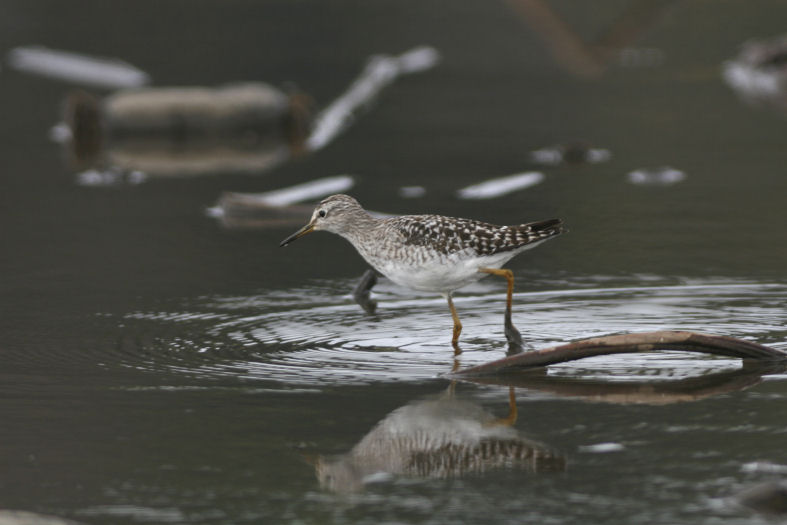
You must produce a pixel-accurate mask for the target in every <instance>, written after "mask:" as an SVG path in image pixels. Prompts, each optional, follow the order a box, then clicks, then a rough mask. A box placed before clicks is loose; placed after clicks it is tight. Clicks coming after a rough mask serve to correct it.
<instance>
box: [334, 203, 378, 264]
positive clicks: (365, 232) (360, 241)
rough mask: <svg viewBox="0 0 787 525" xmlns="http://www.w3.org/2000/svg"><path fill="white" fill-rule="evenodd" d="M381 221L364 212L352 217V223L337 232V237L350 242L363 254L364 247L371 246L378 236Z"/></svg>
mask: <svg viewBox="0 0 787 525" xmlns="http://www.w3.org/2000/svg"><path fill="white" fill-rule="evenodd" d="M381 223H382V219H378V218H376V217H373V216H372V215H370V214H368V213H367V212H366V211H364V212H363V213H359V214H357V215H355V216H353V220H352V223H351V224H349V225H348V227H347V228H346V229H345V230H344V231H342V232H339V235H341V236H342V237H344V238H345V239H347V240H348V241H350V243H352V245H353V246H355V248H356V249H357V250H358V251H359V252H361V253H362V254H363V252H364V249H363V248H364V246H366V245H368V244H371V243H372V242H373V241H374V240H375V239H377V238H378V237H379V235H380V231H379V228H380V227H381Z"/></svg>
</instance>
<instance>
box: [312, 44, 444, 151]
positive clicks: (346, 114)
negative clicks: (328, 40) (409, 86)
mask: <svg viewBox="0 0 787 525" xmlns="http://www.w3.org/2000/svg"><path fill="white" fill-rule="evenodd" d="M439 60H440V54H439V53H438V52H437V50H436V49H434V48H432V47H426V46H423V47H416V48H414V49H411V50H410V51H407V52H406V53H404V54H402V55H399V56H387V55H377V56H374V57H372V58H371V59H370V60H369V63H368V64H367V66H366V68H365V69H364V70H363V71H362V72H361V74H360V75H359V76H358V78H356V79H355V81H354V82H353V83H352V84H351V85H350V87H349V88H348V89H347V91H345V92H344V93H343V94H342V95H341V96H340V97H339V98H337V99H336V100H334V101H333V102H332V103H331V104H330V105H329V106H328V107H327V108H325V109H324V110H322V111H321V112H320V113H319V114H318V115H317V117H316V118H315V122H314V129H313V131H312V134H311V136H310V137H309V138H308V140H307V141H306V144H307V148H308V149H309V150H310V151H315V150H318V149H320V148H323V147H325V145H327V144H328V143H329V142H331V141H332V140H333V139H334V138H335V137H336V136H337V135H338V134H339V133H341V132H342V131H344V130H345V129H346V128H347V127H349V125H350V123H351V122H352V120H353V118H354V117H355V114H356V113H357V111H358V110H359V109H360V108H362V107H364V106H366V105H368V104H369V103H370V102H371V101H372V100H373V99H374V98H375V97H376V96H377V95H378V94H379V93H380V92H381V91H382V90H383V88H385V87H386V86H388V85H389V84H391V83H392V82H393V81H394V80H396V78H397V77H399V76H401V75H406V74H410V73H418V72H421V71H426V70H428V69H431V68H433V67H434V66H435V65H437V63H438V62H439Z"/></svg>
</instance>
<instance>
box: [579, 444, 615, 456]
mask: <svg viewBox="0 0 787 525" xmlns="http://www.w3.org/2000/svg"><path fill="white" fill-rule="evenodd" d="M625 448H626V447H624V446H623V445H621V444H620V443H596V444H594V445H583V446H581V447H579V450H580V452H591V453H594V454H606V453H608V452H620V451H621V450H623V449H625Z"/></svg>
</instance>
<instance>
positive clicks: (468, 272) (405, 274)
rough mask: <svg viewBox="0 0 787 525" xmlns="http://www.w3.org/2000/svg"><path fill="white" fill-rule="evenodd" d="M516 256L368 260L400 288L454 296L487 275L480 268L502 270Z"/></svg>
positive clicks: (506, 254)
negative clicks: (451, 293)
mask: <svg viewBox="0 0 787 525" xmlns="http://www.w3.org/2000/svg"><path fill="white" fill-rule="evenodd" d="M514 255H515V253H512V252H506V253H501V254H496V255H493V256H486V257H477V256H475V255H471V254H469V253H466V252H465V253H455V254H451V255H448V256H442V257H434V256H431V257H423V258H419V257H411V258H408V260H406V261H405V260H400V259H383V258H377V257H374V256H370V257H366V260H367V262H369V264H371V265H372V266H373V267H374V268H375V269H376V270H377V271H378V272H380V273H382V274H383V275H384V276H386V277H387V278H389V279H390V280H391V281H393V282H395V283H396V284H398V285H401V286H405V287H407V288H412V289H414V290H421V291H426V292H438V293H450V292H453V291H454V290H458V289H459V288H462V287H463V286H466V285H468V284H470V283H473V282H475V281H478V280H479V279H482V278H483V277H485V276H486V275H488V274H486V273H481V272H479V271H478V269H479V268H500V267H501V266H502V265H503V264H505V263H506V262H507V261H508V260H509V259H511V258H512V257H513V256H514Z"/></svg>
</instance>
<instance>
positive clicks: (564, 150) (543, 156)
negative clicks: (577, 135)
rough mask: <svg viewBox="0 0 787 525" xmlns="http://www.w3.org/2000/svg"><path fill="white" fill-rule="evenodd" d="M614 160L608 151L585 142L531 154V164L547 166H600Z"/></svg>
mask: <svg viewBox="0 0 787 525" xmlns="http://www.w3.org/2000/svg"><path fill="white" fill-rule="evenodd" d="M611 158H612V152H611V151H609V150H608V149H601V148H593V147H591V146H590V145H589V144H587V143H585V142H570V143H568V144H558V145H557V146H551V147H548V148H541V149H537V150H535V151H531V152H530V160H531V162H535V163H536V164H543V165H546V166H557V165H559V164H598V163H600V162H606V161H608V160H609V159H611Z"/></svg>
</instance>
